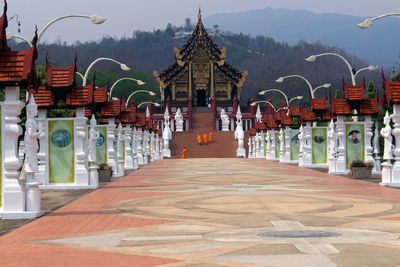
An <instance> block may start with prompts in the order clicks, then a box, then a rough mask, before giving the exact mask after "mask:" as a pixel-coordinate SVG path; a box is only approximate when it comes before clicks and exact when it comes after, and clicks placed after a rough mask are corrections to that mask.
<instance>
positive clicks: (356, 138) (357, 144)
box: [346, 124, 364, 169]
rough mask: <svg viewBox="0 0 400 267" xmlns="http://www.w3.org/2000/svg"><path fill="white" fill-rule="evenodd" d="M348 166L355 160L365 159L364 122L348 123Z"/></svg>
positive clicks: (348, 167)
mask: <svg viewBox="0 0 400 267" xmlns="http://www.w3.org/2000/svg"><path fill="white" fill-rule="evenodd" d="M346 152H347V153H346V166H347V169H350V164H351V162H352V161H353V160H362V161H364V124H346Z"/></svg>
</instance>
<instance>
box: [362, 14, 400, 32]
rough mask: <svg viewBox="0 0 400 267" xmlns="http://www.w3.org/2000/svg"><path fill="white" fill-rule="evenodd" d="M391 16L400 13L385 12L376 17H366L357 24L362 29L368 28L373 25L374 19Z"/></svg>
mask: <svg viewBox="0 0 400 267" xmlns="http://www.w3.org/2000/svg"><path fill="white" fill-rule="evenodd" d="M389 16H400V13H388V14H383V15H380V16H377V17H375V18H370V19H366V20H364V21H363V22H361V23H359V24H357V26H358V27H360V28H361V29H367V28H369V27H371V26H372V22H373V21H374V20H377V19H381V18H384V17H389Z"/></svg>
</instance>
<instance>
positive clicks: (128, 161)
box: [124, 125, 133, 170]
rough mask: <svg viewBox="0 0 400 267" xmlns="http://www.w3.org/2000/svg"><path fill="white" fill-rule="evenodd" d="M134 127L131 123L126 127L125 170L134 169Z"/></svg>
mask: <svg viewBox="0 0 400 267" xmlns="http://www.w3.org/2000/svg"><path fill="white" fill-rule="evenodd" d="M131 133H132V129H131V127H130V126H129V125H127V126H126V127H125V131H124V134H125V163H124V164H125V165H124V169H125V170H133V158H132V147H131V143H132V142H133V141H132V137H131Z"/></svg>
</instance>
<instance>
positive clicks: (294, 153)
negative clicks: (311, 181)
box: [290, 133, 300, 160]
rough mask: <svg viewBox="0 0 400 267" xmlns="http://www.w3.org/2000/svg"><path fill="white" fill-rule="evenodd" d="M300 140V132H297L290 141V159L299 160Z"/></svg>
mask: <svg viewBox="0 0 400 267" xmlns="http://www.w3.org/2000/svg"><path fill="white" fill-rule="evenodd" d="M299 150H300V140H299V133H296V134H295V135H294V136H293V137H292V140H291V142H290V160H299Z"/></svg>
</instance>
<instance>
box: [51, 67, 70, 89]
mask: <svg viewBox="0 0 400 267" xmlns="http://www.w3.org/2000/svg"><path fill="white" fill-rule="evenodd" d="M75 73H76V64H75V62H74V64H73V65H71V66H68V67H53V66H51V65H50V64H49V63H48V62H47V64H46V74H47V77H46V87H48V88H51V89H56V88H67V87H73V86H74V85H75Z"/></svg>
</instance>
